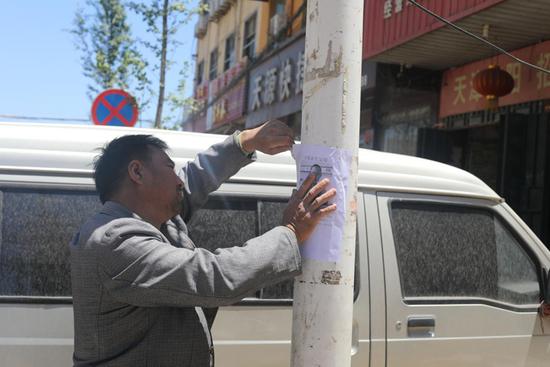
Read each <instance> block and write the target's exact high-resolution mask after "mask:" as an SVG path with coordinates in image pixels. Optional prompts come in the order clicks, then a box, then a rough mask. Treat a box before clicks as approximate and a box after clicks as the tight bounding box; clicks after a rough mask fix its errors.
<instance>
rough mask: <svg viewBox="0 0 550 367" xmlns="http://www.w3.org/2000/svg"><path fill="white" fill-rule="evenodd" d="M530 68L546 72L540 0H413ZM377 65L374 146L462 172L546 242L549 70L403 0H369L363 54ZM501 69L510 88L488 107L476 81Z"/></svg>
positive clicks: (549, 228) (546, 32)
mask: <svg viewBox="0 0 550 367" xmlns="http://www.w3.org/2000/svg"><path fill="white" fill-rule="evenodd" d="M419 3H421V4H422V5H424V6H425V7H427V8H428V9H430V10H432V11H434V12H435V13H437V14H439V15H442V16H444V17H445V18H447V19H449V20H451V21H452V22H454V23H455V24H457V25H459V26H461V27H463V28H465V29H467V30H468V31H470V32H472V33H474V34H476V35H478V36H481V37H484V38H486V39H488V40H490V41H491V42H493V43H496V44H498V45H499V46H500V47H502V48H504V49H505V50H508V51H511V52H512V54H514V55H516V56H517V57H519V58H521V59H523V60H525V61H528V62H530V63H532V64H535V65H538V66H542V67H544V68H546V69H548V68H550V41H548V40H550V22H548V21H547V19H548V18H549V16H550V7H549V6H548V3H547V2H546V1H544V0H534V1H529V2H526V1H521V0H457V1H452V2H450V1H436V0H424V1H419ZM363 55H364V58H365V59H366V60H369V61H371V62H375V63H376V64H377V70H376V72H375V78H376V88H375V91H374V97H373V102H372V104H373V105H374V107H373V108H372V111H371V113H372V115H371V116H372V121H373V123H372V125H373V134H374V143H373V147H374V148H375V149H378V150H384V151H390V152H395V153H404V154H410V155H417V156H422V157H427V158H430V159H435V160H439V161H442V162H444V163H447V164H451V165H454V166H457V167H460V168H463V169H465V170H468V171H470V172H472V173H473V174H475V175H476V176H478V177H480V178H481V179H482V180H484V181H485V182H486V183H487V184H488V185H489V186H491V187H492V188H493V189H494V190H495V191H496V192H497V193H499V194H500V195H501V196H503V197H504V198H505V199H506V201H507V202H508V203H509V204H510V206H512V208H513V209H514V210H515V211H516V212H517V213H518V214H519V215H520V216H521V217H522V218H523V219H524V220H525V222H526V223H527V224H528V225H529V226H530V227H531V228H532V229H533V230H534V231H535V232H536V233H537V235H538V236H539V237H540V238H541V239H542V240H543V241H545V242H546V243H549V242H550V149H547V148H546V147H547V146H548V143H549V140H548V139H549V137H550V129H548V125H549V124H550V83H549V82H550V75H549V74H546V73H544V72H541V71H537V70H535V69H533V68H530V67H528V66H526V65H523V64H521V63H519V62H518V61H516V60H513V59H512V58H510V57H508V56H505V55H502V54H501V53H500V52H498V51H496V50H494V49H493V48H491V47H488V46H486V45H484V44H482V43H481V42H480V41H478V40H474V39H472V38H470V37H468V36H467V35H465V34H462V33H459V32H457V31H456V30H453V29H452V28H450V27H449V26H447V25H445V24H444V23H442V22H440V21H439V20H437V19H435V18H433V17H431V16H430V15H428V14H426V13H424V12H422V11H421V10H420V9H418V8H417V7H415V6H414V5H410V4H408V3H407V2H406V1H400V0H366V2H365V19H364V50H363ZM489 65H498V66H499V67H500V68H501V69H503V70H506V71H507V72H508V73H509V74H510V75H511V76H512V77H513V79H514V88H513V90H512V92H511V93H510V94H508V95H506V96H503V97H501V98H499V100H498V105H496V106H495V105H494V104H489V103H488V102H487V99H486V98H485V97H484V96H482V95H480V94H479V93H478V92H477V91H476V90H475V89H474V87H473V78H474V76H475V75H476V74H477V73H478V72H479V71H481V70H484V69H487V68H488V67H489Z"/></svg>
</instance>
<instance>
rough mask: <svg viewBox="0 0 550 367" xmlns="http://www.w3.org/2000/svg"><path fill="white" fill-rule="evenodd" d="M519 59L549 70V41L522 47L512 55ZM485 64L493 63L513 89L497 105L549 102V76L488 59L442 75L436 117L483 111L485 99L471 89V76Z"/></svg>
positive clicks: (505, 60)
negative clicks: (505, 73) (508, 78)
mask: <svg viewBox="0 0 550 367" xmlns="http://www.w3.org/2000/svg"><path fill="white" fill-rule="evenodd" d="M512 54H513V55H514V56H516V57H519V58H520V59H523V60H526V61H528V62H530V63H532V64H535V65H538V66H541V67H543V68H546V69H550V41H546V42H543V43H539V44H536V45H533V46H529V47H526V48H522V49H520V50H517V51H514V52H512ZM489 64H497V65H499V66H500V68H501V69H503V70H506V71H508V72H509V73H510V74H511V75H512V77H513V78H514V83H515V86H514V89H513V90H512V92H511V93H510V94H508V95H506V96H504V97H501V98H499V101H498V104H499V105H500V106H505V105H511V104H517V103H522V102H527V101H536V100H541V99H550V75H549V74H546V73H543V72H542V71H538V70H535V69H533V68H530V67H527V66H525V65H523V64H521V63H519V62H517V61H515V60H514V59H512V58H511V57H509V56H505V55H501V56H497V57H492V58H489V59H485V60H482V61H477V62H474V63H472V64H468V65H465V66H463V67H460V68H456V69H451V70H448V71H446V72H445V73H444V74H443V83H442V86H441V101H440V111H439V117H446V116H450V115H457V114H461V113H465V112H471V111H479V110H483V109H485V108H487V102H486V101H485V98H484V97H483V96H481V95H480V94H479V93H477V92H476V91H475V89H473V87H472V80H473V78H474V76H475V75H476V74H477V73H478V72H479V71H480V70H483V69H486V68H487V66H489Z"/></svg>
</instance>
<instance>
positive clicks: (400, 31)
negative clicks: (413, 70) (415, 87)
mask: <svg viewBox="0 0 550 367" xmlns="http://www.w3.org/2000/svg"><path fill="white" fill-rule="evenodd" d="M502 1H504V0H452V1H449V0H443V1H442V0H418V3H419V4H422V5H423V6H425V7H426V8H428V9H430V10H432V11H433V12H435V13H437V14H439V15H441V16H443V17H445V18H447V19H449V20H451V21H457V20H459V19H461V18H464V17H466V16H468V15H471V14H475V13H477V12H479V11H481V10H483V9H486V8H488V7H490V6H493V5H495V4H498V3H500V2H502ZM444 25H445V24H443V23H442V22H440V21H439V20H437V19H436V18H434V17H432V16H430V15H429V14H426V13H425V12H423V11H422V10H420V9H418V8H417V7H416V6H414V5H412V4H411V3H409V2H408V1H407V0H365V16H364V24H363V58H364V59H368V58H370V57H372V56H375V55H377V54H379V53H382V52H384V51H386V50H389V49H391V48H393V47H396V46H398V45H400V44H402V43H405V42H407V41H409V40H411V39H414V38H416V37H419V36H421V35H423V34H425V33H428V32H431V31H434V30H436V29H438V28H441V27H443V26H444Z"/></svg>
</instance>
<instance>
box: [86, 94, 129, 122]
mask: <svg viewBox="0 0 550 367" xmlns="http://www.w3.org/2000/svg"><path fill="white" fill-rule="evenodd" d="M137 119H138V108H137V104H136V100H135V98H134V97H132V96H131V95H130V94H128V93H126V92H125V91H123V90H122V89H109V90H106V91H104V92H102V93H101V94H99V96H97V97H96V99H95V100H94V103H93V104H92V121H93V122H94V124H96V125H109V126H128V127H132V126H134V125H135V124H136V121H137Z"/></svg>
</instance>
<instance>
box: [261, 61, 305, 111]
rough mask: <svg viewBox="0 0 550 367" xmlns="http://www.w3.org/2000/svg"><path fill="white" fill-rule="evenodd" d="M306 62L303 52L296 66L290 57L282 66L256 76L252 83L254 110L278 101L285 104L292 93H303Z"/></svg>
mask: <svg viewBox="0 0 550 367" xmlns="http://www.w3.org/2000/svg"><path fill="white" fill-rule="evenodd" d="M304 62H305V61H304V51H301V52H299V54H298V58H297V60H296V63H295V64H294V65H293V60H292V58H290V57H288V58H286V59H284V61H283V63H282V64H281V65H277V66H274V67H272V68H270V69H268V70H267V72H266V73H265V74H260V75H257V76H255V77H254V79H253V81H252V84H253V88H252V110H253V111H255V110H257V109H259V108H261V107H262V106H264V105H271V104H273V103H274V102H276V101H279V102H283V101H285V100H287V99H289V98H290V97H291V94H292V93H293V94H299V93H301V92H302V86H303V83H304V66H305V65H304ZM293 77H294V80H295V82H294V88H292V78H293Z"/></svg>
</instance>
